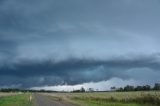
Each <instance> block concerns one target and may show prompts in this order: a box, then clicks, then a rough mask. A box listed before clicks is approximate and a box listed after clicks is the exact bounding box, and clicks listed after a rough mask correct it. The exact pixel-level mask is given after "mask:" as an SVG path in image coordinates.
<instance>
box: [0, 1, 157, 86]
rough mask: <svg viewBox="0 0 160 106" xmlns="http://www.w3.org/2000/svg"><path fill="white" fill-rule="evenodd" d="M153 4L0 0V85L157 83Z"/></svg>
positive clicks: (155, 28)
mask: <svg viewBox="0 0 160 106" xmlns="http://www.w3.org/2000/svg"><path fill="white" fill-rule="evenodd" d="M159 4H160V2H159V1H158V0H154V1H150V0H145V1H144V0H141V1H139V0H122V1H117V0H108V1H106V0H101V1H97V0H81V1H78V0H69V1H68V0H67V1H66V0H46V1H44V0H27V1H25V0H14V1H10V0H1V1H0V87H4V86H11V87H14V85H15V86H17V87H23V88H25V87H27V88H28V87H33V86H44V85H59V84H60V85H61V84H70V85H74V84H80V83H87V82H92V81H93V82H97V81H103V80H109V79H111V78H113V77H118V78H121V79H132V78H133V79H138V80H140V81H142V82H143V83H145V81H146V79H147V78H148V83H149V84H151V83H155V82H157V81H158V80H159V78H158V77H159V76H158V75H159V69H160V67H159V62H160V61H159V59H160V58H159V52H160V47H159V46H158V45H159V44H160V43H159V39H160V37H159V34H160V30H159V28H160V21H159V19H160V13H159V10H160V7H159ZM93 76H94V77H93ZM33 82H34V83H33Z"/></svg>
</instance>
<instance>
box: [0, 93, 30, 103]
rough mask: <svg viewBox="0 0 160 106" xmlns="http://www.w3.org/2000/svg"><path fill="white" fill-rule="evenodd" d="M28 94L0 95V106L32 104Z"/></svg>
mask: <svg viewBox="0 0 160 106" xmlns="http://www.w3.org/2000/svg"><path fill="white" fill-rule="evenodd" d="M29 96H30V94H28V93H26V94H18V95H14V96H6V97H0V106H32V102H30V101H29Z"/></svg>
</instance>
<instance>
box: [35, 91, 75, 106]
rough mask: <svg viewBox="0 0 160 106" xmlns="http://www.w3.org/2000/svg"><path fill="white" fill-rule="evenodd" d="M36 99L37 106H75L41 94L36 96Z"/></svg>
mask: <svg viewBox="0 0 160 106" xmlns="http://www.w3.org/2000/svg"><path fill="white" fill-rule="evenodd" d="M34 97H35V101H36V105H37V106H73V105H70V104H66V103H62V102H60V101H54V100H52V99H51V98H49V97H47V96H45V95H41V94H34Z"/></svg>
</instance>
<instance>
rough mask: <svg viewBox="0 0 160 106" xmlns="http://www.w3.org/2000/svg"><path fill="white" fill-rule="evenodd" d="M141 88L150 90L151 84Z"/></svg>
mask: <svg viewBox="0 0 160 106" xmlns="http://www.w3.org/2000/svg"><path fill="white" fill-rule="evenodd" d="M143 90H144V91H148V90H151V86H150V85H144V86H143Z"/></svg>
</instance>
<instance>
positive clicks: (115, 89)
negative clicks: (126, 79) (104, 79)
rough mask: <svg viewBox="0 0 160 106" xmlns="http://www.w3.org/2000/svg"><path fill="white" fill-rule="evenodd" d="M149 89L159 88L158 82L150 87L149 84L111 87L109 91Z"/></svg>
mask: <svg viewBox="0 0 160 106" xmlns="http://www.w3.org/2000/svg"><path fill="white" fill-rule="evenodd" d="M150 90H160V83H155V85H154V86H153V87H151V86H150V85H143V86H136V87H135V86H131V85H127V86H125V87H121V88H116V87H111V91H150Z"/></svg>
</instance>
